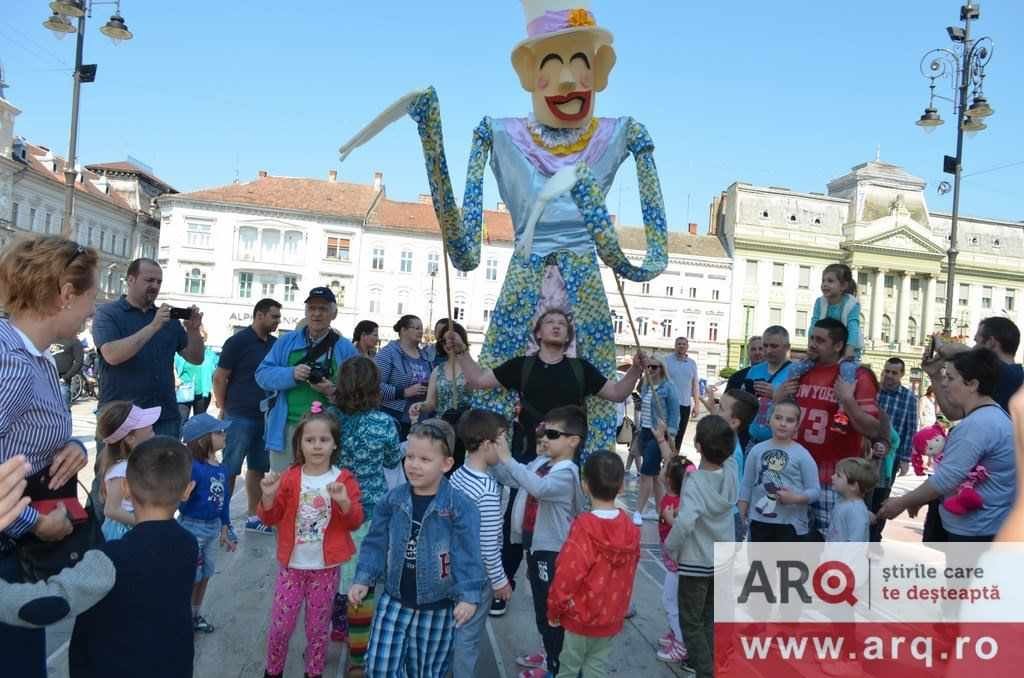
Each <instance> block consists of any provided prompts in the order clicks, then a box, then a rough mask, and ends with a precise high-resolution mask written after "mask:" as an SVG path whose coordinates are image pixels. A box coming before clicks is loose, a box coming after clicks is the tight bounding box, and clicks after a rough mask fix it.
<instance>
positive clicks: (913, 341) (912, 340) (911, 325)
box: [907, 318, 917, 346]
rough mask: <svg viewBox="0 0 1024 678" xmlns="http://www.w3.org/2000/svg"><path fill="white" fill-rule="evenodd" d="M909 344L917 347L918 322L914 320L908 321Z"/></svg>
mask: <svg viewBox="0 0 1024 678" xmlns="http://www.w3.org/2000/svg"><path fill="white" fill-rule="evenodd" d="M907 342H908V343H909V344H910V345H911V346H917V320H915V319H914V318H910V319H908V320H907Z"/></svg>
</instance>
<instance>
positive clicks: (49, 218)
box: [43, 212, 56, 233]
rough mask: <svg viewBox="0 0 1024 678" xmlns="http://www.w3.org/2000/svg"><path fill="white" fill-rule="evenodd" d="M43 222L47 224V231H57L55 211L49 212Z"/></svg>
mask: <svg viewBox="0 0 1024 678" xmlns="http://www.w3.org/2000/svg"><path fill="white" fill-rule="evenodd" d="M43 223H44V224H45V225H46V232H47V233H56V231H54V230H53V213H51V212H47V213H46V217H45V218H44V221H43Z"/></svg>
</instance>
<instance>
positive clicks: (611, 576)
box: [548, 511, 640, 638]
mask: <svg viewBox="0 0 1024 678" xmlns="http://www.w3.org/2000/svg"><path fill="white" fill-rule="evenodd" d="M639 560H640V529H639V528H638V527H637V526H636V525H634V524H633V520H632V518H630V517H629V516H627V515H626V513H625V511H619V515H618V516H616V517H615V518H612V519H605V518H599V517H597V516H596V515H594V514H593V513H581V514H580V515H579V516H578V517H577V518H576V520H574V521H573V523H572V529H571V530H570V531H569V538H568V539H566V541H565V545H564V546H563V547H562V551H561V553H559V554H558V560H557V561H555V580H554V582H552V583H551V589H550V590H549V591H548V619H549V620H550V621H552V622H557V623H559V624H561V625H562V626H563V627H564V628H565V630H566V631H572V632H573V633H576V634H578V635H581V636H590V637H594V638H603V637H607V636H614V635H615V634H617V633H618V632H619V631H621V630H622V623H623V620H624V619H625V618H626V612H627V611H628V610H629V598H630V596H631V595H632V593H633V577H634V575H635V574H636V565H637V562H638V561H639Z"/></svg>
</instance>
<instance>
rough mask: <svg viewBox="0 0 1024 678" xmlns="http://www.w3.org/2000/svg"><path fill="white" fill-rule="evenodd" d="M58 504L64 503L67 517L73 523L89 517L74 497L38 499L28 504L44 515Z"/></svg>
mask: <svg viewBox="0 0 1024 678" xmlns="http://www.w3.org/2000/svg"><path fill="white" fill-rule="evenodd" d="M59 504H64V508H66V509H67V510H68V519H69V520H70V521H71V522H73V523H78V522H81V521H83V520H87V519H88V518H89V516H88V514H86V512H85V509H84V508H82V505H81V504H80V503H79V502H78V499H76V498H74V497H66V498H63V499H40V500H38V501H34V502H32V503H31V504H29V505H30V506H31V507H32V508H34V509H35V510H36V511H38V512H39V513H42V514H44V515H45V514H47V513H50V512H51V511H53V510H55V509H56V508H57V506H58V505H59Z"/></svg>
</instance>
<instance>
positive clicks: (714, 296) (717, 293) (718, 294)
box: [711, 290, 722, 301]
mask: <svg viewBox="0 0 1024 678" xmlns="http://www.w3.org/2000/svg"><path fill="white" fill-rule="evenodd" d="M721 296H722V293H721V292H720V291H719V290H711V301H718V299H719V298H720V297H721Z"/></svg>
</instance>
